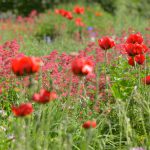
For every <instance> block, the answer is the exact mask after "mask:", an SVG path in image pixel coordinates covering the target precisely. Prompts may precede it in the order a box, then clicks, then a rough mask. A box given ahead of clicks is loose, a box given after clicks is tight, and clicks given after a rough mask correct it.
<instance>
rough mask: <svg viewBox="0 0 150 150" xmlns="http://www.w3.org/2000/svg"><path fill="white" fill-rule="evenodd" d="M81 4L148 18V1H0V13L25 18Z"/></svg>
mask: <svg viewBox="0 0 150 150" xmlns="http://www.w3.org/2000/svg"><path fill="white" fill-rule="evenodd" d="M82 2H84V3H86V4H87V5H90V6H91V5H92V3H94V2H97V3H99V4H100V5H101V7H102V8H103V9H104V10H105V11H107V12H109V13H111V14H112V15H117V13H118V10H120V9H123V10H124V11H125V13H126V15H128V14H130V15H131V14H132V13H133V14H136V15H139V16H142V17H146V18H149V17H150V11H149V10H150V0H32V1H31V0H0V11H1V12H7V11H11V12H13V13H15V14H17V15H18V14H19V15H24V16H26V15H28V14H29V12H31V10H33V9H36V10H37V11H38V12H43V11H45V10H46V9H49V8H53V7H55V6H57V5H58V4H60V3H82Z"/></svg>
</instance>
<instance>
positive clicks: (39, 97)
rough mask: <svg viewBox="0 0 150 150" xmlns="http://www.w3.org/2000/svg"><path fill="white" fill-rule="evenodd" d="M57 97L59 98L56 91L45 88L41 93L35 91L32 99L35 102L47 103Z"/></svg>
mask: <svg viewBox="0 0 150 150" xmlns="http://www.w3.org/2000/svg"><path fill="white" fill-rule="evenodd" d="M56 98H57V94H56V92H49V91H47V90H45V89H41V90H40V93H35V94H34V95H33V98H32V99H33V101H35V102H38V103H42V104H45V103H48V102H50V101H52V100H54V99H56Z"/></svg>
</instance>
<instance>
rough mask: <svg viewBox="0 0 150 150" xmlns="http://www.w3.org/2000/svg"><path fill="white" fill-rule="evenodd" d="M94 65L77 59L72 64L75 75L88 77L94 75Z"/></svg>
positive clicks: (88, 61)
mask: <svg viewBox="0 0 150 150" xmlns="http://www.w3.org/2000/svg"><path fill="white" fill-rule="evenodd" d="M92 71H93V63H92V61H91V60H87V59H85V58H75V59H74V60H73V62H72V72H73V73H74V74H75V75H87V74H90V73H92Z"/></svg>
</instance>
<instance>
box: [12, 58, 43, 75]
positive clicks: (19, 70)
mask: <svg viewBox="0 0 150 150" xmlns="http://www.w3.org/2000/svg"><path fill="white" fill-rule="evenodd" d="M40 65H41V60H40V59H39V58H35V57H27V56H24V57H22V58H16V59H14V60H13V61H12V71H13V72H14V74H16V75H17V76H23V75H30V74H32V73H36V72H38V71H39V69H40Z"/></svg>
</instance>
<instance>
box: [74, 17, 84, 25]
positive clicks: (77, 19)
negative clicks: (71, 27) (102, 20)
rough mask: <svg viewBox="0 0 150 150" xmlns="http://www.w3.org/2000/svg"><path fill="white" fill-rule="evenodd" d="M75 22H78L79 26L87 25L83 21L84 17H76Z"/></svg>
mask: <svg viewBox="0 0 150 150" xmlns="http://www.w3.org/2000/svg"><path fill="white" fill-rule="evenodd" d="M75 24H76V26H79V27H83V26H85V24H84V23H83V22H82V18H76V19H75Z"/></svg>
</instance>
